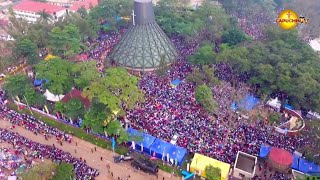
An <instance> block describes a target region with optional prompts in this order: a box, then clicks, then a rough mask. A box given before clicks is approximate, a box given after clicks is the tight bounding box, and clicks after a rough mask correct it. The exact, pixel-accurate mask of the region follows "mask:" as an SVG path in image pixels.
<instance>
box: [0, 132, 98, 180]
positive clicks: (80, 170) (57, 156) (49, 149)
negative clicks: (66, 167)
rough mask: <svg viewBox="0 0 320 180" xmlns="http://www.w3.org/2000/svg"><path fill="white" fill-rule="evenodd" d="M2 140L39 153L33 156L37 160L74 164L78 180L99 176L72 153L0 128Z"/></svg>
mask: <svg viewBox="0 0 320 180" xmlns="http://www.w3.org/2000/svg"><path fill="white" fill-rule="evenodd" d="M0 140H2V141H5V142H7V143H10V144H12V145H13V146H18V147H25V148H26V149H27V150H31V151H37V153H36V154H33V156H34V157H36V158H45V159H51V160H52V161H54V162H57V163H59V162H62V161H64V162H66V163H70V164H73V166H74V170H75V175H76V178H77V179H94V177H96V176H98V175H99V172H98V171H97V170H96V169H93V168H91V167H89V166H88V165H87V164H86V163H84V162H83V161H81V160H79V159H77V158H75V157H73V156H71V154H70V153H67V152H64V151H62V150H60V149H58V148H56V147H54V146H48V145H42V144H39V143H36V142H33V141H32V140H29V139H27V138H25V137H23V136H20V135H19V134H18V133H15V132H12V131H10V130H7V129H1V128H0ZM21 153H22V152H21Z"/></svg>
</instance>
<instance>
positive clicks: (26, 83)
mask: <svg viewBox="0 0 320 180" xmlns="http://www.w3.org/2000/svg"><path fill="white" fill-rule="evenodd" d="M30 89H32V82H31V79H29V77H28V76H26V75H21V74H18V75H14V76H10V77H8V78H6V81H5V84H4V90H6V91H7V92H8V94H9V95H10V96H12V97H15V96H20V97H21V96H23V95H25V93H26V91H27V90H30Z"/></svg>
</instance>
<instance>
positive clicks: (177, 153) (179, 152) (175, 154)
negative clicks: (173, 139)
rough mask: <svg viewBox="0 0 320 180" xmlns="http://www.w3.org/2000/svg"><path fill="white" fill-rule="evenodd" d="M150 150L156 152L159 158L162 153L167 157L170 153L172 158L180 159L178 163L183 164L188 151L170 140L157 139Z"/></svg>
mask: <svg viewBox="0 0 320 180" xmlns="http://www.w3.org/2000/svg"><path fill="white" fill-rule="evenodd" d="M150 150H151V151H153V152H156V154H157V157H158V158H162V154H164V156H165V157H166V156H167V154H169V157H170V159H174V160H178V164H179V165H182V162H183V159H184V157H185V155H186V153H187V150H186V149H185V148H182V147H179V146H175V145H173V144H170V143H168V142H165V141H162V140H160V139H156V140H155V141H154V143H153V144H152V146H151V147H150Z"/></svg>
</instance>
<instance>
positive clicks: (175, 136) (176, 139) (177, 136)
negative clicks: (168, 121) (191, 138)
mask: <svg viewBox="0 0 320 180" xmlns="http://www.w3.org/2000/svg"><path fill="white" fill-rule="evenodd" d="M178 138H179V135H177V134H175V135H173V137H172V139H171V141H170V143H171V144H173V145H175V144H176V143H177V141H178Z"/></svg>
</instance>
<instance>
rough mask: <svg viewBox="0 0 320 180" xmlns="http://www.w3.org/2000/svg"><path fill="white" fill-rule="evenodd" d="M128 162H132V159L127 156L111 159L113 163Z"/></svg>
mask: <svg viewBox="0 0 320 180" xmlns="http://www.w3.org/2000/svg"><path fill="white" fill-rule="evenodd" d="M130 160H132V157H131V156H130V155H129V154H126V155H120V156H115V157H113V161H114V162H115V163H119V162H123V161H130Z"/></svg>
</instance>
